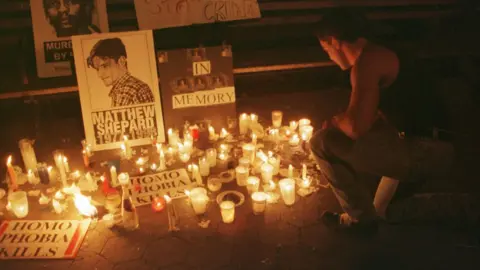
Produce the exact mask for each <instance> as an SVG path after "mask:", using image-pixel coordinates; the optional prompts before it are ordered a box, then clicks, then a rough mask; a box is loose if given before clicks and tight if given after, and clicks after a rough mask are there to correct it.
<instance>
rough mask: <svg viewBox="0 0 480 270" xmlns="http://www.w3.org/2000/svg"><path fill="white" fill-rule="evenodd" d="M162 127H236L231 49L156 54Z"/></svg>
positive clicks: (213, 48)
mask: <svg viewBox="0 0 480 270" xmlns="http://www.w3.org/2000/svg"><path fill="white" fill-rule="evenodd" d="M157 62H158V72H159V77H160V88H161V94H162V107H163V113H164V121H165V126H166V127H168V128H171V127H172V128H173V127H174V128H178V129H180V128H182V127H183V125H184V124H185V122H188V123H189V124H197V125H198V126H199V128H200V131H202V130H203V129H208V125H212V126H213V127H214V128H215V130H217V131H220V129H221V128H228V129H229V130H232V131H233V130H234V129H235V128H236V105H235V87H234V81H233V62H232V50H231V46H229V45H224V46H217V47H202V48H193V49H178V50H169V51H157Z"/></svg>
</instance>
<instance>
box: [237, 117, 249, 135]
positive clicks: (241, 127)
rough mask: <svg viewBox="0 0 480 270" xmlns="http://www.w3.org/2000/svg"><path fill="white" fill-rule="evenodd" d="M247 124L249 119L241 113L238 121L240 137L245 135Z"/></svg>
mask: <svg viewBox="0 0 480 270" xmlns="http://www.w3.org/2000/svg"><path fill="white" fill-rule="evenodd" d="M249 122H250V119H248V115H247V114H246V113H242V114H241V115H240V117H239V119H238V125H239V132H240V135H245V134H247V132H248V125H249Z"/></svg>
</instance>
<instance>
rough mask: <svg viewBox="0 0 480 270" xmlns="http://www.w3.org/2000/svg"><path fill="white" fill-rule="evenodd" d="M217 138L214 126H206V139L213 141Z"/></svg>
mask: <svg viewBox="0 0 480 270" xmlns="http://www.w3.org/2000/svg"><path fill="white" fill-rule="evenodd" d="M216 138H217V134H215V128H214V127H212V126H208V139H209V140H210V141H215V139H216Z"/></svg>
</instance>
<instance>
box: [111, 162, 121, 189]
mask: <svg viewBox="0 0 480 270" xmlns="http://www.w3.org/2000/svg"><path fill="white" fill-rule="evenodd" d="M110 178H111V180H112V182H111V183H112V187H116V186H118V184H119V183H118V175H117V168H116V167H115V166H112V167H110Z"/></svg>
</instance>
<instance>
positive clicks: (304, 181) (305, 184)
mask: <svg viewBox="0 0 480 270" xmlns="http://www.w3.org/2000/svg"><path fill="white" fill-rule="evenodd" d="M311 183H312V179H311V178H310V177H306V178H303V179H302V184H301V188H309V187H310V184H311Z"/></svg>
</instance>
